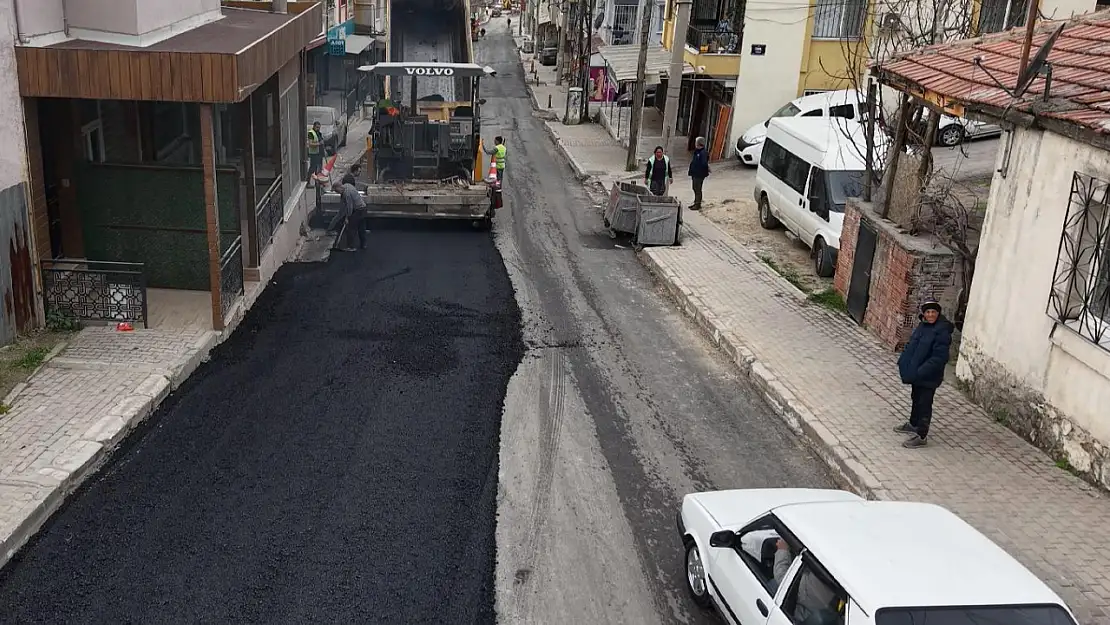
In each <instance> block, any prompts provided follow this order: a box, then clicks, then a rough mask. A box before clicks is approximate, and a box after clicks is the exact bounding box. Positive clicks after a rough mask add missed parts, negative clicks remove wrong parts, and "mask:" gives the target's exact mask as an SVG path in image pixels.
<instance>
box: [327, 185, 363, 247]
mask: <svg viewBox="0 0 1110 625" xmlns="http://www.w3.org/2000/svg"><path fill="white" fill-rule="evenodd" d="M332 191H335V192H336V193H338V194H339V198H340V200H342V201H341V202H340V209H339V213H337V214H336V216H335V218H333V219H332V220H331V224H330V225H329V226H328V230H329V231H332V230H335V228H336V226H340V230H339V234H337V235H335V248H334V249H337V250H339V251H340V252H353V251H355V246H354V241H353V240H351V239H353V237H354V236H355V235H354V233H358V247H359V249H362V250H364V249H366V200H365V199H363V197H362V194H361V193H359V192H358V189H357V188H355V185H353V184H351V183H349V182H342V181H340V182H336V183H335V184H333V185H332ZM352 231H353V232H352Z"/></svg>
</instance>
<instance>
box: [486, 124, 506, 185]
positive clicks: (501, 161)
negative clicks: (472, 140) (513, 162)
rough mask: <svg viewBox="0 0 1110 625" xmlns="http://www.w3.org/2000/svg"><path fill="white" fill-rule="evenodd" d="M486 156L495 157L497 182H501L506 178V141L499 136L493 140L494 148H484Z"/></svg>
mask: <svg viewBox="0 0 1110 625" xmlns="http://www.w3.org/2000/svg"><path fill="white" fill-rule="evenodd" d="M483 149H484V150H485V153H486V154H489V155H490V156H492V157H493V162H494V165H496V166H497V180H498V181H500V180H502V179H503V178H504V177H505V152H506V151H507V149H506V148H505V139H504V137H502V136H500V135H498V136H496V137H494V138H493V147H492V148H483Z"/></svg>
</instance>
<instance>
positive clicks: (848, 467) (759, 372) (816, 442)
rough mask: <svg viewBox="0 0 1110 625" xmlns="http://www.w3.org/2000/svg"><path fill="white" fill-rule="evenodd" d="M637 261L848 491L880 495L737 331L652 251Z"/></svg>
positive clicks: (863, 470) (858, 465)
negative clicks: (728, 327) (668, 268)
mask: <svg viewBox="0 0 1110 625" xmlns="http://www.w3.org/2000/svg"><path fill="white" fill-rule="evenodd" d="M637 257H638V258H639V259H640V262H641V263H643V264H644V266H646V267H647V269H648V271H650V272H651V273H652V275H654V276H655V278H656V279H657V280H658V281H659V282H660V283H661V284H662V286H663V287H664V288H665V289H666V291H667V292H668V293H669V294H670V295H671V297H673V298H674V299H675V302H676V303H677V304H678V307H679V309H680V310H681V311H682V312H683V313H684V314H685V315H686V316H688V317H690V318H691V319H692V320H693V321H694V323H695V324H696V325H697V326H698V328H699V329H700V330H701V331H702V332H703V333H704V334H705V335H706V336H707V337H708V338H709V339H710V340H711V341H712V342H713V344H714V345H716V346H717V347H718V348H719V349H720V350H721V351H722V352H724V353H725V354H726V355H727V356H728V357H729V359H730V360H731V361H732V362H733V363H735V364H736V366H737V367H738V368H739V370H740V373H741V374H743V375H744V376H745V377H747V378H748V379H749V380H751V382H752V384H754V385H755V387H756V388H757V389H759V392H760V394H761V395H763V398H764V399H765V400H766V401H767V403H768V404H769V405H770V406H771V408H772V409H773V410H774V412H775V414H776V415H778V416H779V418H781V419H782V420H783V421H784V422H785V423H786V424H787V425H788V426H789V427H790V429H791V430H793V431H794V432H795V433H796V434H798V435H800V436H801V437H802V438H803V440H805V442H806V443H807V444H808V446H809V447H810V448H812V449H813V450H814V451H815V452H816V453H817V455H818V456H819V457H820V458H821V460H822V461H823V462H824V463H825V464H826V465H827V466H828V467H829V469H831V470H832V472H833V477H834V479H836V480H837V481H839V482H841V483H842V484H844V485H845V486H847V487H848V488H849V489H851V490H853V491H855V492H857V493H859V494H860V495H861V496H863V497H867V498H869V499H876V498H881V495H882V492H883V490H884V489H883V485H882V483H881V482H879V480H878V479H876V478H875V476H874V475H872V474H871V472H870V471H868V470H867V468H866V467H864V466H863V465H862V464H861V463H860V462H859V461H858V460H856V459H855V458H854V457H853V456H852V455H851V454H850V453H848V451H847V450H846V449H845V448H844V446H843V445H842V444H841V442H840V439H838V438H837V436H836V434H834V433H833V432H832V431H830V430H829V429H828V428H827V427H826V426H825V425H824V424H823V423H821V422H820V421H819V420H818V419H817V416H816V415H814V413H813V411H811V410H810V409H809V407H807V406H806V405H805V404H804V403H802V401H801V400H800V399H798V397H797V396H795V395H794V393H793V392H791V391H790V390H789V389H788V388H786V386H785V385H784V384H783V383H782V382H780V381H779V380H780V378H779V376H778V375H777V374H776V373H775V371H774V370H773V369H771V368H770V367H768V366H766V365H765V364H763V363H762V362H760V360H759V359H758V358H756V357H755V354H754V353H752V351H751V349H749V348H748V346H747V345H746V344H745V343H744V341H743V339H741V338H740V337H739V336H738V335H737V334H736V333H735V332H733V331H731V330H728V329H726V328H725V326H724V324H722V323H721V322H720V320H719V319H718V318H717V316H716V315H715V314H714V313H713V311H712V310H710V308H709V307H708V306H706V305H705V303H704V302H702V301H701V300H700V299H699V298H698V296H697V295H695V294H694V292H693V290H691V289H690V288H688V287H686V286H685V285H684V284H683V283H682V280H681V279H679V278H678V277H677V276H676V275H674V273H673V272H671V271H669V270H667V269H664V268H663V267H662V266H661V265H660V264H659V262H658V261H657V260H656V259H655V258H654V254H653V251H652V250H644V251H641V252H639V253H637Z"/></svg>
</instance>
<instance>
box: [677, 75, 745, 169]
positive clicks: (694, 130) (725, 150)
mask: <svg viewBox="0 0 1110 625" xmlns="http://www.w3.org/2000/svg"><path fill="white" fill-rule="evenodd" d="M683 82H684V83H685V82H689V83H690V92H691V94H692V99H691V108H690V113H689V115H690V125H689V129H690V131H689V133H688V134H687V137H688V138H689V141H688V146H687V147H688V148H689V149H691V150H692V149H694V140H695V139H696V138H697V137H705V144H706V147H708V148H709V160H711V161H719V160H721V159H723V158H727V157H728V155H729V147H730V146H729V128H730V127H731V124H732V97H733V93H734V91H735V89H736V80H735V79H725V78H715V77H713V76H698V77H694V78H692V79H691V80H689V81H683ZM686 86H687V85H686V84H683V90H684V91H685V90H686Z"/></svg>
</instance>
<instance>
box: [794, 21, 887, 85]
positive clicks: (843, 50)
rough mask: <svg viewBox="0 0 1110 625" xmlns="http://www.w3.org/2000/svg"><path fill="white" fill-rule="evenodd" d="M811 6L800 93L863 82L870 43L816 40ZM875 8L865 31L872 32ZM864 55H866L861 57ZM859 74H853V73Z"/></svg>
mask: <svg viewBox="0 0 1110 625" xmlns="http://www.w3.org/2000/svg"><path fill="white" fill-rule="evenodd" d="M812 7H813V4H812V3H811V8H810V11H809V16H808V17H807V18H806V36H805V39H804V40H803V41H802V66H801V67H800V68H799V70H798V95H799V96H801V95H802V94H803V93H805V92H806V91H807V90H810V89H814V90H822V91H833V90H837V89H851V88H853V87H854V86H856V85H858V84H860V78H861V77H862V76H863V75H864V73H865V72H866V71H867V60H866V56H867V54H868V50H867V42H866V40H864V39H860V40H856V41H833V40H826V39H819V40H814V39H813V14H814V9H813V8H812ZM873 13H874V11H873V10H871V9H869V10H868V16H867V23H866V24H864V27H863V32H865V33H869V32H871V20H872V17H873ZM860 55H863V56H860ZM853 73H855V74H857V75H856V76H855V77H854V80H855V83H853V78H852V77H851V74H853Z"/></svg>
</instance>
